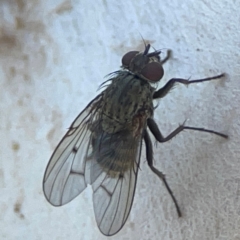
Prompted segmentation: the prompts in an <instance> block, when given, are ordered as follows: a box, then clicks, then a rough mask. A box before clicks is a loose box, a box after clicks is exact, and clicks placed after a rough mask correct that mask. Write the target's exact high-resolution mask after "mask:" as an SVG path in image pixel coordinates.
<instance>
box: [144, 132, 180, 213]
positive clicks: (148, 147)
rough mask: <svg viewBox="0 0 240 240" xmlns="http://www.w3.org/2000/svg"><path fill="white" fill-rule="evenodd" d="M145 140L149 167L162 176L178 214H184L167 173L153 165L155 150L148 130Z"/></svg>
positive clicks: (145, 133)
mask: <svg viewBox="0 0 240 240" xmlns="http://www.w3.org/2000/svg"><path fill="white" fill-rule="evenodd" d="M144 141H145V145H146V156H147V162H148V165H149V167H150V168H151V170H152V171H153V172H154V173H155V174H156V175H157V176H158V177H159V178H161V180H162V181H163V183H164V185H165V187H166V188H167V190H168V192H169V194H170V196H171V198H172V200H173V202H174V204H175V207H176V209H177V213H178V216H179V217H181V216H182V213H181V210H180V208H179V206H178V203H177V200H176V198H175V197H174V195H173V192H172V190H171V188H170V187H169V185H168V183H167V180H166V178H165V175H164V174H163V173H162V172H160V171H159V170H158V169H156V168H155V167H154V166H153V150H152V142H151V139H150V137H149V134H148V132H147V130H145V131H144Z"/></svg>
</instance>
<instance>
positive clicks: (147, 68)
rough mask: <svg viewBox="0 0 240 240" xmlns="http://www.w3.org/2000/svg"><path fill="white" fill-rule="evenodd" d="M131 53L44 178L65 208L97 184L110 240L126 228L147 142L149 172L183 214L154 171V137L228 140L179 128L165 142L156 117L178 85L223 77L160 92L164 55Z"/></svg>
mask: <svg viewBox="0 0 240 240" xmlns="http://www.w3.org/2000/svg"><path fill="white" fill-rule="evenodd" d="M149 49H150V44H148V45H146V46H145V50H144V51H143V52H138V51H131V52H128V53H127V54H125V55H124V56H123V58H122V69H121V70H119V71H116V72H114V73H112V74H110V75H109V80H107V81H106V82H104V83H103V84H102V86H104V87H105V90H103V91H102V92H101V93H100V94H99V95H98V96H97V97H96V98H95V99H93V100H92V101H91V102H90V103H89V104H88V105H87V107H86V108H85V109H84V110H83V111H82V112H81V113H80V114H79V115H78V116H77V118H76V119H75V120H74V122H73V123H72V125H71V126H70V128H69V130H68V131H67V133H66V134H65V136H64V137H63V138H62V140H61V141H60V143H59V144H58V146H57V147H56V149H55V151H54V152H53V154H52V156H51V158H50V160H49V163H48V165H47V168H46V170H45V174H44V178H43V191H44V194H45V197H46V199H47V200H48V202H49V203H51V204H52V205H54V206H62V205H64V204H66V203H69V202H70V201H71V200H73V199H74V198H75V197H77V196H78V195H79V194H80V193H81V192H82V191H83V190H84V189H85V188H86V187H87V184H91V185H92V189H93V206H94V212H95V219H96V222H97V225H98V227H99V229H100V231H101V232H102V233H103V234H104V235H107V236H111V235H114V234H116V233H117V232H118V231H120V229H121V228H122V227H123V226H124V224H125V222H126V220H127V218H128V215H129V213H130V210H131V207H132V203H133V198H134V193H135V188H136V182H137V174H138V169H139V165H140V156H141V148H142V142H144V143H145V148H146V158H147V162H148V165H149V167H150V169H151V170H152V171H153V172H154V173H155V174H156V175H157V176H158V177H159V178H160V179H161V180H162V181H163V183H164V185H165V186H166V188H167V190H168V192H169V194H170V196H171V198H172V200H173V202H174V204H175V207H176V210H177V213H178V216H179V217H181V215H182V214H181V211H180V208H179V205H178V203H177V200H176V199H175V197H174V195H173V193H172V191H171V189H170V187H169V185H168V183H167V181H166V179H165V176H164V174H163V173H162V172H160V171H159V170H158V169H156V168H155V167H154V166H153V148H152V142H151V139H150V136H149V132H151V133H152V135H153V136H154V137H155V139H156V140H157V141H158V142H166V141H169V140H170V139H172V138H173V137H174V136H176V135H177V134H178V133H180V132H181V131H183V130H186V129H187V130H195V131H201V132H208V133H213V134H215V135H218V136H220V137H223V138H227V137H228V136H227V135H225V134H222V133H219V132H216V131H213V130H209V129H205V128H196V127H189V126H185V125H184V124H182V125H180V126H179V127H178V128H176V129H175V130H174V131H172V132H171V133H170V134H169V135H168V136H166V137H163V135H162V134H161V132H160V130H159V128H158V126H157V124H156V122H155V121H154V118H153V113H154V106H153V100H155V99H159V98H163V97H164V96H166V95H167V94H168V93H169V91H170V90H171V89H172V88H173V86H174V85H175V84H176V83H182V84H185V85H189V84H192V83H199V82H206V81H211V80H214V79H220V78H222V77H224V74H220V75H217V76H213V77H209V78H204V79H198V80H191V81H190V80H187V79H182V78H173V79H171V80H169V81H168V82H167V83H166V85H165V86H164V87H162V88H160V89H159V90H157V89H156V88H155V87H154V86H153V85H154V83H157V82H158V81H160V79H161V78H162V77H163V75H164V70H163V67H162V64H163V63H164V62H166V61H167V60H168V58H169V55H168V56H167V57H166V58H165V59H163V60H161V59H160V53H161V52H160V51H154V52H150V53H149Z"/></svg>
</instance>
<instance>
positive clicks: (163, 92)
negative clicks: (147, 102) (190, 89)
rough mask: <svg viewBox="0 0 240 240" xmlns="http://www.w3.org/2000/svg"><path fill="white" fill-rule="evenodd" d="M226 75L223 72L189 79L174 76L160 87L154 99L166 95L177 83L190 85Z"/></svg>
mask: <svg viewBox="0 0 240 240" xmlns="http://www.w3.org/2000/svg"><path fill="white" fill-rule="evenodd" d="M224 76H225V75H224V73H222V74H220V75H217V76H213V77H208V78H203V79H195V80H188V79H184V78H172V79H171V80H169V81H168V82H167V83H166V84H165V86H163V87H162V88H160V89H159V90H158V91H156V92H155V93H154V94H153V99H156V98H163V97H165V96H166V95H167V94H168V93H169V91H170V90H171V89H172V88H173V87H174V85H175V84H176V83H182V84H185V85H189V84H192V83H200V82H207V81H211V80H215V79H219V78H222V77H224Z"/></svg>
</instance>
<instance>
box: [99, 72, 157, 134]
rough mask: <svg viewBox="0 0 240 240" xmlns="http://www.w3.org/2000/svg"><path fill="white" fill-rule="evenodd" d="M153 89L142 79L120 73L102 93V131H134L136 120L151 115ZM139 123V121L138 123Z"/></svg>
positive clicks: (128, 73) (127, 73) (130, 74)
mask: <svg viewBox="0 0 240 240" xmlns="http://www.w3.org/2000/svg"><path fill="white" fill-rule="evenodd" d="M153 91H154V88H153V87H152V86H151V85H150V84H149V83H148V82H147V81H146V80H144V79H141V78H139V77H137V76H136V75H134V74H132V73H130V72H128V71H120V72H118V74H117V76H116V77H115V78H113V79H112V83H111V84H110V85H109V86H108V87H107V89H106V90H105V92H104V97H103V106H102V111H101V118H102V123H101V126H102V129H103V131H106V132H108V133H115V132H119V131H121V130H124V129H128V130H129V131H135V129H136V128H137V129H139V126H137V127H136V122H137V121H136V119H137V118H138V117H141V122H142V123H141V125H142V126H143V125H144V124H145V123H143V119H145V121H146V119H147V118H149V117H151V116H152V114H153V103H152V95H153ZM138 122H139V121H138Z"/></svg>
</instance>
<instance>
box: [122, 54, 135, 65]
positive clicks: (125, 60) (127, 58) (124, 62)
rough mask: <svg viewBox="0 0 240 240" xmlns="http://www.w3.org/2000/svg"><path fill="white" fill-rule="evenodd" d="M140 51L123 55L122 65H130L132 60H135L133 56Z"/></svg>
mask: <svg viewBox="0 0 240 240" xmlns="http://www.w3.org/2000/svg"><path fill="white" fill-rule="evenodd" d="M138 53H139V52H138V51H131V52H128V53H126V54H125V55H124V56H123V57H122V65H123V66H124V67H129V65H130V63H131V61H132V60H133V58H134V57H135V56H136V55H137V54H138Z"/></svg>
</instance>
